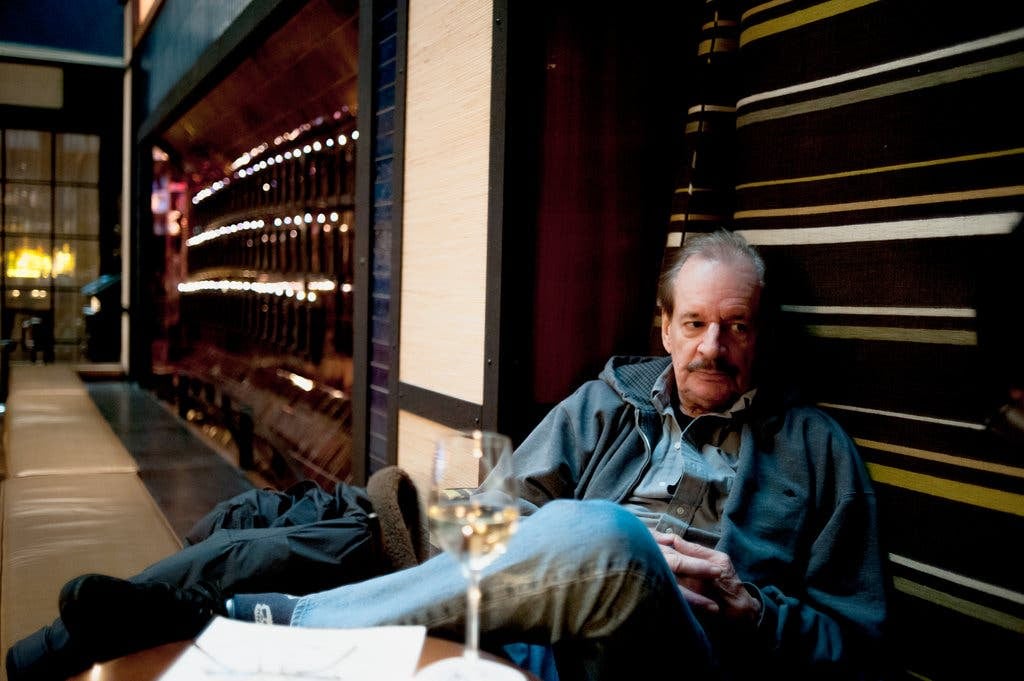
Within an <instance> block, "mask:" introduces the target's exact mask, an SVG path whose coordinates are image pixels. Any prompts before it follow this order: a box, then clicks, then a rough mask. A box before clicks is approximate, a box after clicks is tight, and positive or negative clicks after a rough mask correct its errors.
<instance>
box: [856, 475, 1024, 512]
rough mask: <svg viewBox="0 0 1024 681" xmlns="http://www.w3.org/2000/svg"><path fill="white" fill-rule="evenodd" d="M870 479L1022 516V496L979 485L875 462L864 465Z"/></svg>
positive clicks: (1023, 508)
mask: <svg viewBox="0 0 1024 681" xmlns="http://www.w3.org/2000/svg"><path fill="white" fill-rule="evenodd" d="M867 468H868V472H869V473H870V474H871V479H872V480H874V481H875V482H878V483H882V484H883V485H892V486H894V487H902V488H903V489H908V490H910V491H912V492H920V493H921V494H930V495H932V496H935V497H942V498H943V499H949V500H950V501H956V502H959V503H963V504H971V505H972V506H980V507H981V508H987V509H990V510H992V511H999V512H1000V513H1011V514H1013V515H1018V516H1024V496H1022V495H1020V494H1015V493H1013V492H1006V491H1003V490H999V489H992V488H990V487H982V486H981V485H972V484H970V483H966V482H957V481H955V480H947V479H946V478H939V477H936V476H934V475H925V474H923V473H913V472H911V471H905V470H901V469H899V468H893V467H891V466H882V465H880V464H877V463H868V464H867Z"/></svg>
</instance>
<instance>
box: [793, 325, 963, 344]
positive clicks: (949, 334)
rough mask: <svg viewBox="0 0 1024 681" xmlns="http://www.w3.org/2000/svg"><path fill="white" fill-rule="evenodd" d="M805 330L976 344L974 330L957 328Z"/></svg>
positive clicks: (835, 335)
mask: <svg viewBox="0 0 1024 681" xmlns="http://www.w3.org/2000/svg"><path fill="white" fill-rule="evenodd" d="M805 328H806V329H807V331H808V332H809V333H811V334H812V335H815V336H818V337H820V338H854V339H857V340H876V341H896V342H901V343H930V344H937V345H967V346H972V345H977V344H978V335H977V334H976V333H975V332H974V331H960V330H957V329H905V328H899V327H886V326H846V325H841V324H807V325H806V327H805Z"/></svg>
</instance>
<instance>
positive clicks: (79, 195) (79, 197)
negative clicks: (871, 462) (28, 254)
mask: <svg viewBox="0 0 1024 681" xmlns="http://www.w3.org/2000/svg"><path fill="white" fill-rule="evenodd" d="M99 199H100V192H99V190H98V189H96V188H92V187H88V188H81V187H60V186H58V187H57V234H67V235H69V236H74V235H78V236H98V235H99V233H100V208H99Z"/></svg>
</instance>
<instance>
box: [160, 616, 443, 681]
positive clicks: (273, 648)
mask: <svg viewBox="0 0 1024 681" xmlns="http://www.w3.org/2000/svg"><path fill="white" fill-rule="evenodd" d="M425 637H426V628H425V627H420V626H389V627H369V628H362V629H311V628H306V627H289V626H283V625H275V624H255V623H252V622H242V621H240V620H232V619H227V618H225V617H215V618H214V619H213V620H212V621H211V622H210V624H209V625H208V626H207V627H206V629H204V630H203V632H202V633H201V634H200V635H199V636H198V637H197V638H196V640H195V642H194V643H193V644H192V645H191V646H189V647H188V648H187V649H186V650H185V652H183V653H182V654H181V655H180V656H179V657H178V659H177V660H175V661H174V664H172V665H171V667H170V668H169V669H168V670H167V671H165V672H164V673H163V675H161V676H160V678H159V680H158V681H206V680H208V679H209V680H213V679H217V680H220V681H223V680H224V679H231V680H233V681H257V680H258V681H272V680H276V679H280V680H281V681H285V680H288V679H306V680H307V681H308V680H316V679H345V680H346V681H408V680H409V679H411V678H412V677H413V675H414V674H415V672H416V664H417V662H419V659H420V652H421V651H422V650H423V641H424V638H425Z"/></svg>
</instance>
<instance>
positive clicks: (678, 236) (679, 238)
mask: <svg viewBox="0 0 1024 681" xmlns="http://www.w3.org/2000/svg"><path fill="white" fill-rule="evenodd" d="M682 245H683V233H682V232H669V233H668V239H666V240H665V247H666V248H679V247H680V246H682Z"/></svg>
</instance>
